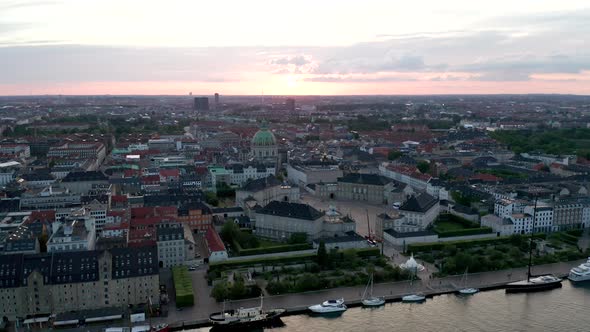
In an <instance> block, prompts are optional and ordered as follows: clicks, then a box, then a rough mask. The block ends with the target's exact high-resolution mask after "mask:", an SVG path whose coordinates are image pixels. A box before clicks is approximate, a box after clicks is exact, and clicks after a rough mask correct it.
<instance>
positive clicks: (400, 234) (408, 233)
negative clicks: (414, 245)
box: [384, 229, 436, 239]
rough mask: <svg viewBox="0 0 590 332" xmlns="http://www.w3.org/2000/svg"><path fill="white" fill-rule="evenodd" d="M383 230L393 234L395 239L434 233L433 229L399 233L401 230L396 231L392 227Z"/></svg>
mask: <svg viewBox="0 0 590 332" xmlns="http://www.w3.org/2000/svg"><path fill="white" fill-rule="evenodd" d="M384 232H385V233H387V234H389V235H391V236H393V237H394V238H396V239H401V238H408V237H417V236H429V235H436V233H435V232H433V231H417V232H403V233H401V232H396V231H395V230H393V229H386V230H385V231H384Z"/></svg>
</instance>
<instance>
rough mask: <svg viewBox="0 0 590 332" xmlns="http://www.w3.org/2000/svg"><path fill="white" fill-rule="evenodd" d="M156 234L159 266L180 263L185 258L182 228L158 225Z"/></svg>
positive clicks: (170, 265) (171, 265)
mask: <svg viewBox="0 0 590 332" xmlns="http://www.w3.org/2000/svg"><path fill="white" fill-rule="evenodd" d="M156 234H157V238H158V240H157V246H158V261H159V265H160V267H173V266H177V265H182V264H183V263H184V261H185V259H186V250H185V243H184V230H183V228H182V227H180V225H179V226H178V227H159V228H158V229H157V231H156Z"/></svg>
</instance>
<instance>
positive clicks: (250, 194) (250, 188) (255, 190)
mask: <svg viewBox="0 0 590 332" xmlns="http://www.w3.org/2000/svg"><path fill="white" fill-rule="evenodd" d="M248 198H252V199H254V200H255V201H256V202H257V203H258V204H259V205H260V206H265V205H266V204H268V203H270V202H271V201H285V202H297V201H298V200H299V188H298V187H292V186H290V185H287V184H284V183H282V182H281V181H279V180H278V179H277V178H276V177H274V176H268V177H265V178H261V179H257V180H250V181H248V182H247V183H246V184H245V185H244V186H242V187H241V188H240V189H237V190H236V204H237V205H238V206H240V207H244V205H245V203H244V202H245V200H246V199H248Z"/></svg>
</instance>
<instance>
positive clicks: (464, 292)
mask: <svg viewBox="0 0 590 332" xmlns="http://www.w3.org/2000/svg"><path fill="white" fill-rule="evenodd" d="M466 285H467V269H465V275H463V278H462V280H461V287H462V288H461V289H459V290H458V292H459V294H461V295H473V294H475V293H477V292H479V289H478V288H474V287H466Z"/></svg>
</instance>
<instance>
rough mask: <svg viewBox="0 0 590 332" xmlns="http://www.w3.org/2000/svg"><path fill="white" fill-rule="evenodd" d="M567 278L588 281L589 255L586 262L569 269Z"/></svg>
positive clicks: (589, 271) (589, 275)
mask: <svg viewBox="0 0 590 332" xmlns="http://www.w3.org/2000/svg"><path fill="white" fill-rule="evenodd" d="M567 278H568V279H569V280H571V281H573V282H580V281H588V280H590V257H588V261H587V262H586V263H583V264H580V265H579V266H577V267H574V268H573V269H571V270H570V273H569V275H568V276H567Z"/></svg>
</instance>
